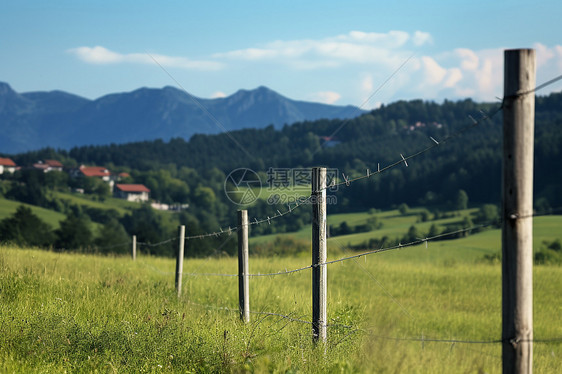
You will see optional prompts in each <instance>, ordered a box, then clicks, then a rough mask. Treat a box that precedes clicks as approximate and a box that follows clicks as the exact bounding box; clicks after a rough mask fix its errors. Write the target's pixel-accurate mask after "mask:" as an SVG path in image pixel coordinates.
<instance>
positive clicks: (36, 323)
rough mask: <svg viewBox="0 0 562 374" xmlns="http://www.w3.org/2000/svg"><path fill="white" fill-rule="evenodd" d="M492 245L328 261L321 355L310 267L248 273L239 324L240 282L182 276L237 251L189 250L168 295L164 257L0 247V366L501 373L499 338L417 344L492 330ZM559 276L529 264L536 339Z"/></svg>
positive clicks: (484, 237)
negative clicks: (246, 315) (245, 317)
mask: <svg viewBox="0 0 562 374" xmlns="http://www.w3.org/2000/svg"><path fill="white" fill-rule="evenodd" d="M388 214H389V215H390V216H392V215H393V214H392V213H388ZM335 218H340V219H344V218H345V220H347V221H348V222H350V221H351V220H352V219H354V218H357V219H361V216H359V215H358V216H357V217H355V216H353V215H352V216H347V217H343V216H342V217H335ZM535 222H536V225H535V236H536V241H538V242H539V243H540V241H541V240H542V238H552V239H554V238H556V237H559V236H560V234H557V233H558V232H560V230H559V228H560V225H561V218H560V217H538V218H536V219H535ZM404 225H405V227H406V228H407V227H408V226H409V222H404ZM553 230H554V231H553ZM549 240H550V239H549ZM334 244H335V243H333V242H330V246H331V247H332V246H334ZM335 247H336V248H337V245H336V246H335ZM498 250H499V232H498V231H497V230H490V231H486V232H482V233H479V234H477V235H472V236H470V237H468V238H464V239H458V240H452V241H439V242H431V243H429V246H428V247H427V248H425V246H423V245H419V246H415V247H408V248H403V249H400V250H395V251H389V252H385V253H380V254H375V255H371V256H368V257H367V258H361V259H357V260H348V261H344V262H341V263H336V264H333V265H329V267H328V320H329V321H328V323H329V325H330V327H329V328H328V346H327V347H326V352H327V353H326V355H324V350H323V349H322V348H319V347H317V348H314V346H313V344H312V342H311V326H310V324H309V323H308V321H310V318H311V317H310V315H311V291H310V283H311V274H310V270H305V271H301V272H298V273H294V274H292V275H282V276H276V277H254V278H252V279H251V282H250V290H251V300H250V306H251V309H252V311H253V312H254V313H253V314H252V316H251V318H252V321H251V323H249V324H247V325H244V324H242V323H240V321H239V319H238V313H237V300H238V295H237V290H238V281H237V277H218V276H211V275H189V274H191V273H197V274H202V273H222V274H236V273H237V260H236V259H235V258H222V259H197V260H193V259H186V261H185V262H184V283H183V290H184V294H183V295H182V296H181V297H180V298H179V299H178V298H177V297H176V295H175V292H174V273H173V272H174V269H175V261H173V260H172V259H163V258H153V257H145V256H142V255H140V256H139V258H138V259H137V261H136V262H133V261H131V260H130V259H129V258H126V257H101V256H87V255H81V254H62V253H54V252H47V251H38V250H32V249H17V248H11V247H5V246H4V247H0V371H2V372H21V373H24V372H25V373H26V372H93V371H97V372H154V373H159V372H178V373H179V372H182V373H183V372H282V373H295V372H334V373H335V372H338V373H340V372H365V373H371V372H392V373H394V372H408V373H410V372H413V373H450V372H486V373H498V372H501V345H500V344H497V343H490V344H466V343H456V344H452V343H444V342H428V341H425V342H422V341H419V339H421V338H422V336H423V337H424V339H459V340H476V341H490V340H497V339H499V338H500V337H501V271H500V266H499V264H498V263H490V262H485V261H481V259H482V256H483V255H484V254H489V253H494V252H495V251H498ZM347 254H350V253H349V252H346V251H345V250H344V249H340V251H338V250H336V249H334V250H331V251H330V254H329V256H330V258H331V259H334V258H338V257H339V256H342V255H347ZM307 265H310V258H309V257H308V256H307V257H298V258H292V257H286V258H279V257H272V258H251V260H250V271H251V272H252V273H258V272H259V273H262V274H263V273H269V272H277V271H280V270H284V269H294V268H299V267H304V266H307ZM561 284H562V267H559V266H536V267H535V269H534V334H535V338H536V339H549V338H555V337H562V323H560V319H559V317H560V315H561V313H562V288H561V287H560V285H561ZM267 313H272V314H280V315H285V316H289V317H291V318H293V319H296V320H298V321H293V320H290V319H287V318H283V317H281V316H278V315H272V314H267ZM411 338H413V340H409V339H411ZM416 339H418V340H416ZM561 366H562V344H561V343H536V344H535V345H534V370H535V372H536V373H555V372H557V371H558V370H559V368H560V367H561Z"/></svg>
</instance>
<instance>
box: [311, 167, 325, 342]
mask: <svg viewBox="0 0 562 374" xmlns="http://www.w3.org/2000/svg"><path fill="white" fill-rule="evenodd" d="M311 203H312V339H313V341H314V342H315V343H317V342H318V341H320V342H322V343H325V342H326V338H327V332H326V304H327V302H326V297H327V285H328V273H327V267H326V265H325V262H326V258H327V255H326V247H327V242H326V168H320V167H315V168H312V194H311Z"/></svg>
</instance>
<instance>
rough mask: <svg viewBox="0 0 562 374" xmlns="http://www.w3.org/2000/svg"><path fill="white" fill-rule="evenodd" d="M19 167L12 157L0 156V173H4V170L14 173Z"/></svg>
mask: <svg viewBox="0 0 562 374" xmlns="http://www.w3.org/2000/svg"><path fill="white" fill-rule="evenodd" d="M17 168H18V167H17V165H16V163H15V162H14V161H12V159H10V158H2V157H0V174H4V172H8V173H13V172H15V171H16V170H17Z"/></svg>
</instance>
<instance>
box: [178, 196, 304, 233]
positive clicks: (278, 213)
mask: <svg viewBox="0 0 562 374" xmlns="http://www.w3.org/2000/svg"><path fill="white" fill-rule="evenodd" d="M310 200H311V196H309V197H306V198H301V199H298V200H297V201H296V202H295V204H294V205H293V206H291V204H287V210H286V211H284V212H281V211H280V210H279V209H277V211H276V213H275V214H274V215H272V216H267V218H261V219H258V218H257V217H254V218H253V219H249V220H248V226H253V225H261V224H262V223H266V222H267V223H268V224H271V222H272V221H274V220H276V219H278V218H281V217H283V216H286V215H289V214H291V213H293V211H294V210H295V209H297V208H299V207H301V206H303V205H308V204H309V202H310ZM238 230H240V226H239V225H236V226H233V227H232V226H228V228H227V229H226V230H224V229H223V228H222V227H221V228H219V231H215V232H209V233H205V234H199V235H192V236H186V237H185V240H186V241H187V240H193V239H205V238H209V237H219V236H221V235H226V234H228V235H231V234H232V233H234V232H237V231H238Z"/></svg>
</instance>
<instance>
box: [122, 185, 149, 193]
mask: <svg viewBox="0 0 562 374" xmlns="http://www.w3.org/2000/svg"><path fill="white" fill-rule="evenodd" d="M115 187H116V188H117V189H118V190H120V191H123V192H150V190H149V189H148V188H146V186H145V185H144V184H119V183H118V184H116V185H115Z"/></svg>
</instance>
